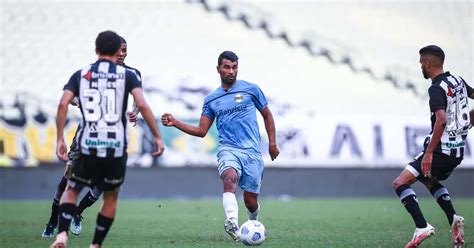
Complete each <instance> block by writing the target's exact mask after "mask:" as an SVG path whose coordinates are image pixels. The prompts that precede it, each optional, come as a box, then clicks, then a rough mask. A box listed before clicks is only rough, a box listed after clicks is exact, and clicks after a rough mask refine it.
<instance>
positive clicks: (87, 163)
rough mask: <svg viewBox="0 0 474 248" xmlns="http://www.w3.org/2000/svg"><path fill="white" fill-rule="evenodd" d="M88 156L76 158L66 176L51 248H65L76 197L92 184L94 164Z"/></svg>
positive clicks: (74, 210) (74, 211)
mask: <svg viewBox="0 0 474 248" xmlns="http://www.w3.org/2000/svg"><path fill="white" fill-rule="evenodd" d="M94 162H95V161H94V160H91V159H90V156H81V157H80V158H78V159H77V160H76V161H75V163H74V166H71V168H70V171H69V172H68V173H66V174H67V175H66V176H69V175H71V176H70V178H69V179H68V185H67V187H66V190H65V191H64V193H63V195H62V197H61V205H60V207H59V227H58V235H57V236H56V240H55V241H54V243H53V244H52V245H51V247H54V248H56V247H65V246H66V243H67V232H68V229H69V226H70V224H71V220H72V218H73V217H74V215H75V213H76V203H77V196H78V195H79V193H80V191H81V190H82V189H83V188H84V186H90V184H92V183H94V174H95V168H96V164H95V163H94Z"/></svg>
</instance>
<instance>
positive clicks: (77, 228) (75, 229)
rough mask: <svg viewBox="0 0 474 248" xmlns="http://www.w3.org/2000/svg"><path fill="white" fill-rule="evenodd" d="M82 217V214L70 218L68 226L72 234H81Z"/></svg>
mask: <svg viewBox="0 0 474 248" xmlns="http://www.w3.org/2000/svg"><path fill="white" fill-rule="evenodd" d="M82 219H83V218H82V215H76V216H74V217H73V218H72V220H71V226H70V229H71V233H72V234H74V235H79V234H81V231H82V225H81V221H82Z"/></svg>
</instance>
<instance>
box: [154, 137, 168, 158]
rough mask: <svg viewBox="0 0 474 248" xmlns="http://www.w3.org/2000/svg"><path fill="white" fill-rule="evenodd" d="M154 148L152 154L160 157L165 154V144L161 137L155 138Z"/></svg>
mask: <svg viewBox="0 0 474 248" xmlns="http://www.w3.org/2000/svg"><path fill="white" fill-rule="evenodd" d="M153 148H154V150H153V152H152V153H151V156H153V157H158V156H161V154H163V152H164V151H165V146H164V145H163V140H162V139H161V138H155V144H154V147H153Z"/></svg>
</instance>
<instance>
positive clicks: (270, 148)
mask: <svg viewBox="0 0 474 248" xmlns="http://www.w3.org/2000/svg"><path fill="white" fill-rule="evenodd" d="M268 152H269V153H270V157H271V158H272V161H273V160H275V159H276V158H277V157H278V154H280V150H278V146H277V145H276V144H273V145H269V146H268Z"/></svg>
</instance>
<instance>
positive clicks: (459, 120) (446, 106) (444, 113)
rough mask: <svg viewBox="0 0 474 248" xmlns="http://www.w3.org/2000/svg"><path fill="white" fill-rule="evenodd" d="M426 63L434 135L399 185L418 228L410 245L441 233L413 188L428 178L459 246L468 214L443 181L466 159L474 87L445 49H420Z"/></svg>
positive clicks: (395, 184)
mask: <svg viewBox="0 0 474 248" xmlns="http://www.w3.org/2000/svg"><path fill="white" fill-rule="evenodd" d="M419 53H420V64H421V70H422V73H423V76H424V78H425V79H431V81H432V84H431V86H430V88H429V90H428V94H429V105H430V111H431V129H432V131H431V133H430V135H429V136H428V137H427V138H426V140H425V147H424V151H423V152H421V153H420V154H419V155H418V156H416V157H415V159H414V160H413V161H411V162H410V163H409V164H408V165H407V166H406V167H405V169H404V170H403V171H402V172H401V173H400V175H399V176H398V177H397V178H396V179H395V180H394V182H393V188H394V189H395V191H396V192H397V195H398V196H399V197H400V200H401V202H402V203H403V205H404V206H405V208H406V210H407V211H408V212H409V213H410V215H411V216H412V218H413V220H414V222H415V225H416V229H415V232H414V234H413V239H412V240H411V241H410V242H408V243H407V245H406V247H417V246H418V245H419V244H420V243H421V242H422V241H423V240H424V239H426V238H428V237H430V236H432V235H434V234H435V228H434V227H433V226H431V225H430V224H429V223H427V222H426V220H425V218H424V216H423V213H422V212H421V209H420V207H419V205H418V200H417V196H416V193H415V191H413V189H412V188H411V187H410V185H412V184H413V183H415V182H416V181H420V182H422V183H423V184H424V185H425V186H426V187H427V188H428V190H429V191H430V192H431V194H432V195H433V197H434V198H435V199H436V201H437V202H438V204H439V206H440V207H441V208H442V209H443V211H444V212H445V214H446V216H447V217H448V222H449V224H450V225H451V227H452V235H453V245H454V247H461V246H462V245H463V244H464V218H463V217H462V216H460V215H457V214H456V211H455V210H454V207H453V204H452V202H451V198H450V196H449V192H448V190H447V189H446V187H444V186H443V185H442V184H441V183H440V182H439V181H443V180H445V179H447V178H448V177H449V175H450V174H451V172H452V171H453V170H454V169H455V168H456V167H457V166H458V165H459V164H460V163H461V162H462V160H463V157H464V149H465V140H466V138H467V134H468V129H469V128H470V119H469V111H470V108H469V102H468V97H471V98H473V97H474V91H473V89H472V88H471V87H470V86H469V85H468V84H467V83H466V82H465V81H464V80H463V79H462V78H461V77H459V76H455V75H452V74H450V73H449V72H444V70H443V63H444V57H445V55H444V52H443V50H442V49H441V48H440V47H438V46H434V45H430V46H426V47H423V48H422V49H421V50H420V51H419Z"/></svg>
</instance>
